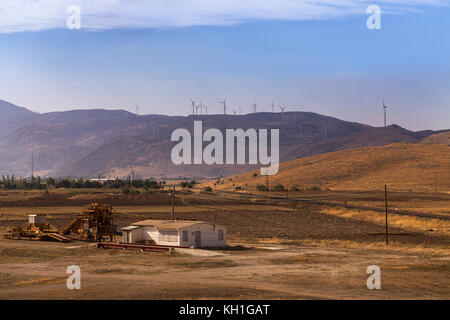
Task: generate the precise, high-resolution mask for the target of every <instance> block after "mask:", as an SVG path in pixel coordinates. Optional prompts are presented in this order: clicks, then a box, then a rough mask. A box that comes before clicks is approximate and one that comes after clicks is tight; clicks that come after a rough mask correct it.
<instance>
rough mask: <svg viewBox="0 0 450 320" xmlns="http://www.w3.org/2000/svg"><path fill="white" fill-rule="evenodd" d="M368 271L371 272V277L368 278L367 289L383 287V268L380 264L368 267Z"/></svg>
mask: <svg viewBox="0 0 450 320" xmlns="http://www.w3.org/2000/svg"><path fill="white" fill-rule="evenodd" d="M366 272H367V273H368V274H370V277H369V278H367V282H366V285H367V289H369V290H373V289H378V290H379V289H381V269H380V267H379V266H375V265H371V266H368V267H367V270H366Z"/></svg>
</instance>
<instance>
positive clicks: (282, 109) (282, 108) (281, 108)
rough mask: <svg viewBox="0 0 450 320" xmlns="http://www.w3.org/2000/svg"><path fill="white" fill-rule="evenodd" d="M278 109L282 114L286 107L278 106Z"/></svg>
mask: <svg viewBox="0 0 450 320" xmlns="http://www.w3.org/2000/svg"><path fill="white" fill-rule="evenodd" d="M278 107H279V108H280V110H281V112H284V110H286V108H287V106H284V107H283V106H282V105H279V106H278Z"/></svg>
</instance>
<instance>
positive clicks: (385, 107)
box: [383, 99, 389, 128]
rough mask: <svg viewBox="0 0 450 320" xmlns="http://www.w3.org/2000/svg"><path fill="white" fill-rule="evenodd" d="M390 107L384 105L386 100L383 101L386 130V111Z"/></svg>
mask: <svg viewBox="0 0 450 320" xmlns="http://www.w3.org/2000/svg"><path fill="white" fill-rule="evenodd" d="M388 107H389V106H387V105H386V104H385V103H384V99H383V111H384V127H385V128H386V109H387V108H388Z"/></svg>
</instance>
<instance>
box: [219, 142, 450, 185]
mask: <svg viewBox="0 0 450 320" xmlns="http://www.w3.org/2000/svg"><path fill="white" fill-rule="evenodd" d="M254 173H257V174H258V176H256V177H254V176H253V174H254ZM435 181H436V182H437V186H438V188H439V191H444V192H448V191H450V147H449V146H446V145H437V144H436V145H426V144H406V143H395V144H391V145H388V146H381V147H366V148H357V149H351V150H344V151H337V152H331V153H326V154H321V155H316V156H310V157H306V158H302V159H297V160H293V161H289V162H286V163H282V164H281V166H280V170H279V173H278V174H277V175H274V176H270V177H269V184H270V186H274V185H276V184H283V185H284V186H285V187H289V188H291V187H293V186H296V187H298V188H310V187H313V186H318V187H320V188H322V189H323V188H332V189H340V190H382V189H383V188H384V185H385V184H387V185H388V187H389V188H390V189H391V190H413V191H432V190H434V184H435ZM223 182H224V184H219V185H218V186H217V188H219V189H232V187H233V184H234V185H235V186H242V187H243V186H245V184H248V186H249V188H251V189H254V188H256V186H257V185H258V184H263V185H265V184H266V177H265V176H260V175H259V170H258V171H252V172H248V173H245V174H243V175H239V176H235V177H232V181H229V179H224V180H223Z"/></svg>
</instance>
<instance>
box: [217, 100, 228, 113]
mask: <svg viewBox="0 0 450 320" xmlns="http://www.w3.org/2000/svg"><path fill="white" fill-rule="evenodd" d="M219 103H221V104H223V114H227V98H225V100H223V101H219Z"/></svg>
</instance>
